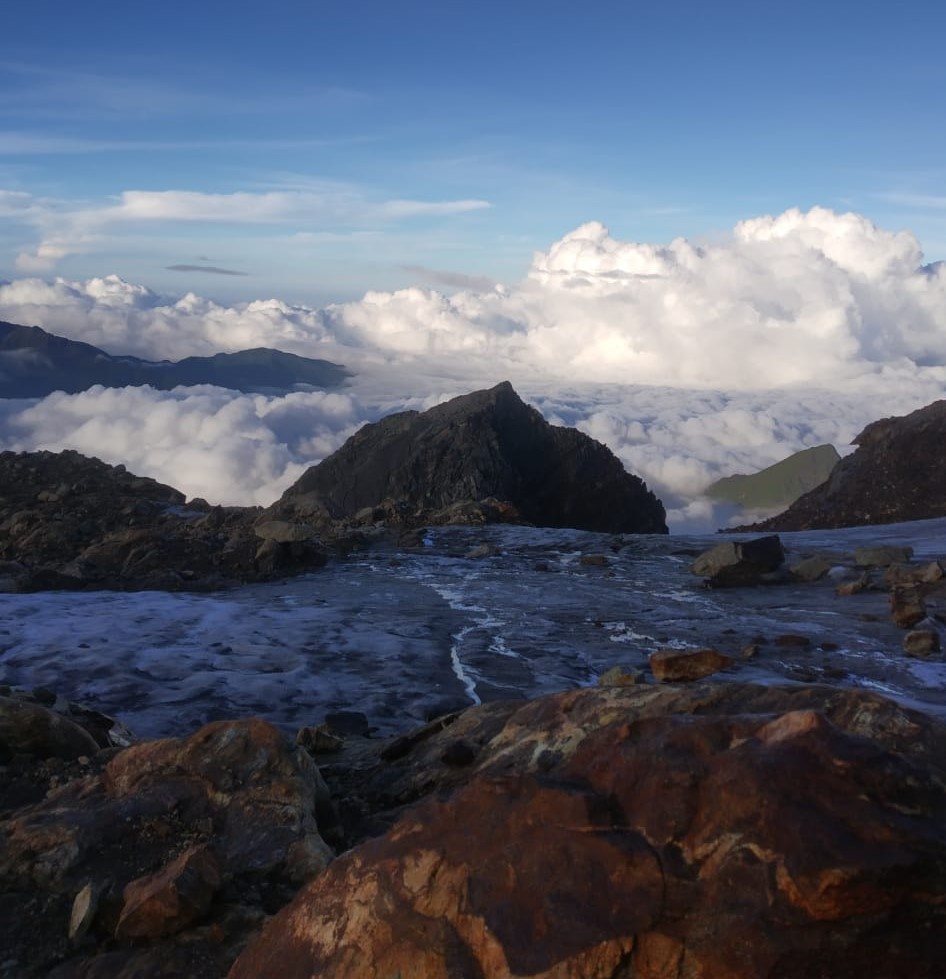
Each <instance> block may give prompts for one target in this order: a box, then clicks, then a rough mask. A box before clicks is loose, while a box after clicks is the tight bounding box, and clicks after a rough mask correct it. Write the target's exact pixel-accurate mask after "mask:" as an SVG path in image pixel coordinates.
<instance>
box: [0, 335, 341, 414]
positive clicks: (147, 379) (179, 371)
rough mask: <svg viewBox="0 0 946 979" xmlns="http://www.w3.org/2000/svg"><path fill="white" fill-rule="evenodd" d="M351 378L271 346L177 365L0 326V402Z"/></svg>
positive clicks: (280, 387) (320, 384)
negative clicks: (146, 388)
mask: <svg viewBox="0 0 946 979" xmlns="http://www.w3.org/2000/svg"><path fill="white" fill-rule="evenodd" d="M348 376H349V372H348V371H346V370H345V368H344V367H342V366H340V365H339V364H333V363H331V362H330V361H327V360H314V359H312V358H309V357H299V356H297V355H296V354H290V353H284V352H283V351H281V350H273V349H271V348H269V347H255V348H254V349H252V350H241V351H238V352H237V353H229V354H228V353H220V354H214V355H213V356H212V357H186V358H184V359H183V360H179V361H170V360H162V361H150V360H142V359H141V358H139V357H113V356H112V355H111V354H107V353H105V351H103V350H100V349H99V348H98V347H93V346H92V345H91V344H88V343H81V342H78V341H76V340H67V339H66V338H65V337H60V336H56V335H55V334H53V333H47V332H46V331H45V330H43V329H40V327H38V326H18V325H17V324H15V323H4V322H0V397H4V398H42V397H45V396H46V395H48V394H52V392H53V391H64V392H66V393H67V394H75V393H78V392H79V391H85V390H87V389H88V388H90V387H92V386H93V385H96V384H101V385H103V386H104V387H113V388H115V387H127V386H129V385H135V386H137V385H142V384H149V385H150V386H151V387H153V388H156V389H158V390H161V391H169V390H171V389H172V388H175V387H178V386H179V385H194V384H215V385H217V386H218V387H223V388H230V389H232V390H234V391H242V392H244V393H256V392H262V393H265V392H278V393H283V392H286V391H292V390H293V389H295V388H296V387H297V386H299V385H305V386H309V387H315V388H330V387H337V386H338V385H340V384H342V383H343V382H344V380H345V378H346V377H348Z"/></svg>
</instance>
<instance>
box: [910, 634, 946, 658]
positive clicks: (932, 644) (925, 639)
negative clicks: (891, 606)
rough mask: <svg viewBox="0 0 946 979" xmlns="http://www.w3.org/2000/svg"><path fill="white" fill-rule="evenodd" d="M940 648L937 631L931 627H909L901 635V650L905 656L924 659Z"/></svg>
mask: <svg viewBox="0 0 946 979" xmlns="http://www.w3.org/2000/svg"><path fill="white" fill-rule="evenodd" d="M939 648H940V642H939V633H938V632H935V631H934V630H933V629H911V630H910V632H908V633H907V634H906V635H905V636H904V637H903V651H904V652H905V653H906V654H907V656H913V657H916V658H917V659H926V658H927V657H928V656H932V655H933V654H934V653H938V652H939Z"/></svg>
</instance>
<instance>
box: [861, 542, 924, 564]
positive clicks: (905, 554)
mask: <svg viewBox="0 0 946 979" xmlns="http://www.w3.org/2000/svg"><path fill="white" fill-rule="evenodd" d="M912 557H913V548H912V547H895V546H887V547H858V548H856V549H855V551H854V563H855V564H856V565H857V566H858V567H861V568H885V567H887V566H888V565H890V564H906V563H907V562H908V561H909V560H910V559H911V558H912Z"/></svg>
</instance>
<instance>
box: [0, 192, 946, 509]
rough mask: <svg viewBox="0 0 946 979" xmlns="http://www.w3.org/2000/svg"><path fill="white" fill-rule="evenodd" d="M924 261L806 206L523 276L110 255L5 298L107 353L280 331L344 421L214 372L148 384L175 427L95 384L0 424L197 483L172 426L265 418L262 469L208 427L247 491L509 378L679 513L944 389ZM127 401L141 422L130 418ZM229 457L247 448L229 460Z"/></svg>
mask: <svg viewBox="0 0 946 979" xmlns="http://www.w3.org/2000/svg"><path fill="white" fill-rule="evenodd" d="M922 261H923V257H922V253H921V250H920V247H919V244H918V242H917V241H916V239H915V238H914V237H913V236H912V235H910V234H908V233H905V232H888V231H885V230H882V229H880V228H877V227H876V226H875V225H873V224H872V223H871V222H870V221H868V220H867V219H865V218H863V217H862V216H860V215H856V214H840V215H839V214H834V213H832V212H831V211H827V210H824V209H820V208H815V209H813V210H811V211H809V212H807V213H802V212H800V211H795V210H793V211H788V212H786V213H785V214H782V215H779V216H775V217H761V218H755V219H752V220H749V221H744V222H742V223H740V224H739V225H738V226H737V227H736V228H735V229H734V231H733V234H732V235H731V237H730V238H729V240H726V241H722V242H716V243H713V244H704V245H701V246H697V245H696V244H694V243H692V242H689V241H686V240H684V239H677V240H675V241H672V242H670V243H669V244H668V245H653V244H639V243H634V242H625V241H620V240H618V239H615V238H613V237H612V236H611V235H610V234H609V233H608V231H607V229H606V228H605V227H604V226H603V225H601V224H599V223H596V222H591V223H588V224H585V225H582V226H581V227H579V228H577V229H576V230H574V231H573V232H571V233H569V234H567V235H565V236H564V237H563V238H562V239H561V240H560V241H558V242H555V243H554V244H553V245H552V246H551V247H550V248H549V250H548V251H547V252H544V253H538V254H537V255H536V256H535V258H534V261H533V265H532V269H531V271H530V273H529V275H528V277H527V278H526V279H525V280H524V281H523V282H521V283H519V284H518V285H516V286H514V287H510V288H504V287H502V286H496V287H494V288H486V289H476V288H468V289H465V290H462V291H460V292H457V293H455V294H453V295H444V294H442V293H440V292H437V291H434V290H430V289H421V288H410V289H403V290H399V291H397V292H393V293H382V292H371V293H368V294H366V295H365V297H364V298H363V299H362V300H360V301H358V302H352V303H345V304H340V305H335V306H329V307H326V308H325V309H310V308H307V307H304V306H293V305H289V304H287V303H283V302H280V301H278V300H265V301H258V302H253V303H244V304H239V305H235V306H231V307H226V306H221V305H219V304H216V303H213V302H211V301H209V300H207V299H202V298H200V297H198V296H195V295H193V294H188V295H186V296H184V297H183V298H181V299H177V300H169V299H166V298H163V297H160V296H157V295H155V294H154V293H151V292H149V291H148V290H146V289H143V288H142V287H140V286H134V285H130V284H128V283H125V282H123V281H122V280H121V279H118V278H117V277H114V276H109V277H105V278H101V279H93V280H90V281H88V282H85V283H80V282H67V281H64V280H56V281H55V282H53V283H46V282H43V281H41V280H38V279H23V280H17V281H16V282H13V283H9V284H6V285H0V318H3V319H7V320H12V321H14V322H26V323H37V324H39V325H41V326H43V327H45V328H46V329H49V330H52V331H53V332H58V333H62V334H64V335H66V336H70V337H73V338H75V339H80V340H85V341H87V342H91V343H95V344H97V345H99V346H102V347H104V348H105V349H106V350H108V351H109V352H111V353H135V354H139V355H142V356H148V357H152V358H160V357H173V358H179V357H182V356H186V355H188V354H206V353H211V352H214V351H216V350H236V349H241V348H245V347H252V346H272V347H278V348H282V349H285V350H289V351H292V352H295V353H299V354H302V355H306V356H314V357H325V358H327V359H331V360H336V361H338V362H341V363H345V364H346V365H347V366H349V367H351V368H353V369H355V370H356V371H358V372H359V373H358V376H357V377H356V378H355V379H354V380H353V382H352V385H351V387H350V389H349V391H350V394H351V395H353V396H354V397H355V398H356V399H357V400H355V401H352V404H351V409H350V412H349V414H347V415H345V417H344V424H342V425H341V427H335V426H333V425H329V426H328V427H327V428H325V429H324V430H319V432H321V434H318V433H317V434H316V435H314V436H313V438H314V441H313V442H311V443H310V444H305V445H304V444H303V442H302V441H299V440H298V439H296V440H295V441H293V439H292V438H290V437H289V436H286V435H285V434H284V431H283V428H282V427H280V425H277V424H276V422H277V419H278V418H280V417H282V416H283V414H285V416H286V417H287V418H288V419H290V428H291V427H292V424H291V420H292V419H295V418H297V417H301V416H300V415H299V414H298V413H299V412H300V411H302V408H301V407H300V406H298V405H297V404H296V403H295V402H292V401H286V400H285V399H272V400H271V401H270V402H268V404H269V407H268V408H267V410H266V411H265V412H263V411H262V410H257V409H256V408H253V409H252V410H251V409H250V408H249V407H248V405H250V404H251V403H252V404H254V405H255V404H257V402H256V401H252V399H251V400H247V399H246V397H245V396H242V397H234V396H232V395H226V394H223V393H221V394H217V395H214V396H213V398H212V399H211V400H209V401H208V400H207V399H208V398H210V395H207V394H204V395H201V398H203V399H204V400H203V401H201V400H197V401H191V400H189V399H190V398H191V397H196V395H188V396H187V397H185V396H184V395H183V394H178V395H175V396H174V398H173V399H171V398H170V397H169V396H165V395H155V394H151V395H149V396H148V397H150V398H152V399H156V402H157V403H158V404H159V405H160V408H159V409H156V411H155V414H156V417H157V418H159V419H164V422H165V429H163V431H165V432H166V433H170V434H168V435H167V437H166V438H165V439H164V440H163V441H162V438H160V437H159V432H158V431H157V430H155V429H153V428H149V427H148V425H151V424H155V423H152V422H150V421H149V416H150V409H148V408H146V407H139V408H138V409H136V410H135V411H132V410H130V409H129V408H128V407H127V405H124V406H123V407H121V408H119V407H118V406H117V405H116V406H114V408H113V410H112V411H111V412H109V411H104V410H103V411H99V410H98V409H99V408H104V407H105V406H106V399H107V397H108V395H106V394H105V393H101V392H100V393H99V394H97V395H96V396H95V397H93V396H91V395H89V399H90V400H89V404H90V405H92V404H94V405H96V407H95V411H94V412H93V414H94V417H93V415H92V414H90V415H89V416H88V417H87V418H85V420H84V421H83V422H82V423H81V424H79V423H78V422H76V421H75V413H76V411H77V410H78V409H77V408H76V407H75V406H76V405H78V404H79V403H80V402H61V403H60V402H57V403H56V404H57V405H58V407H56V410H55V411H53V410H52V407H51V406H50V404H47V402H49V399H47V401H46V402H42V403H41V404H40V405H38V406H37V408H36V409H35V411H36V412H37V414H34V415H23V416H18V420H17V422H16V426H14V428H13V429H11V428H10V425H12V421H9V420H8V425H7V428H6V431H7V432H8V433H9V432H10V431H13V430H14V429H15V432H16V435H15V437H16V439H18V442H17V444H19V445H23V446H24V447H25V446H26V445H28V444H40V443H41V442H42V444H53V443H54V442H55V440H56V438H57V437H58V435H62V434H63V433H65V432H66V431H69V432H71V433H72V435H71V436H70V437H72V438H74V439H78V438H79V437H80V436H79V435H78V434H76V433H81V438H82V444H81V445H79V444H76V445H75V447H77V448H82V449H83V451H93V450H94V446H95V445H96V444H97V443H98V442H100V443H101V444H102V445H109V446H111V445H113V444H115V445H116V446H118V448H117V449H116V450H115V451H116V453H121V452H126V451H127V452H132V453H137V454H136V455H135V456H134V458H131V459H122V461H125V462H126V464H128V465H130V466H131V467H132V468H134V464H135V462H136V460H137V461H138V462H139V463H140V465H141V466H142V467H147V466H150V467H151V468H147V469H145V468H143V469H142V471H146V472H148V474H151V475H157V474H158V472H157V471H156V469H155V466H156V465H160V467H162V468H161V470H160V475H161V478H164V479H167V480H168V481H170V482H172V483H176V484H178V485H180V486H181V487H182V488H184V489H185V490H186V491H187V492H189V493H195V492H196V493H201V494H205V495H206V494H207V493H209V491H206V490H197V489H195V488H192V486H191V485H190V484H189V483H188V482H187V480H188V479H190V478H191V476H192V473H193V472H197V471H199V470H200V465H199V463H198V462H197V461H193V462H189V463H187V465H185V464H184V462H181V463H179V464H178V468H179V469H180V470H181V471H180V472H179V473H177V474H176V472H175V463H174V452H173V451H172V449H171V448H170V446H172V445H174V444H176V445H177V446H180V447H185V446H190V444H191V441H190V440H193V439H195V438H196V439H198V441H199V444H201V445H204V444H205V442H206V444H210V442H211V441H212V440H211V439H206V440H205V441H200V436H199V435H195V434H194V431H195V428H196V430H198V431H199V428H200V426H199V425H198V424H197V419H198V418H199V417H204V416H207V417H209V418H210V419H211V421H210V422H208V430H209V431H211V432H218V433H219V432H221V431H222V432H224V433H231V434H233V433H237V432H239V431H241V430H242V428H243V427H245V428H246V430H247V431H253V432H256V433H257V434H256V435H255V436H254V438H255V440H256V442H255V444H256V445H257V446H258V447H260V452H261V456H260V459H261V461H260V463H259V464H258V467H259V468H258V472H257V469H254V466H253V465H250V464H248V463H247V461H246V458H247V457H246V456H245V455H244V454H243V452H244V450H245V446H246V445H247V444H249V443H247V442H245V441H240V440H239V439H238V438H237V437H236V435H235V434H233V438H232V439H231V438H230V437H229V436H227V437H221V438H220V439H219V440H218V448H217V449H215V450H214V451H215V452H217V453H218V454H219V455H220V458H219V460H218V461H217V462H215V463H214V466H216V467H217V468H218V469H219V471H220V472H225V473H227V479H225V480H220V485H221V486H223V485H225V484H226V483H227V482H228V481H229V479H230V477H231V475H232V477H233V480H234V483H235V484H238V483H239V478H238V477H239V474H240V471H241V470H240V467H241V466H243V465H246V466H248V471H249V472H250V473H253V472H257V475H256V476H254V477H253V479H252V483H253V487H252V488H251V489H248V490H247V494H248V497H247V498H250V497H252V499H254V500H260V499H261V495H262V494H264V493H265V492H266V491H267V489H272V490H273V491H274V490H275V488H276V487H277V486H281V485H282V483H281V482H280V480H282V479H285V478H288V477H287V476H286V474H287V473H288V472H290V470H292V471H295V470H294V469H292V467H294V466H295V465H297V464H299V465H301V464H302V461H303V456H305V455H306V453H309V454H310V455H311V457H312V458H315V457H321V455H322V454H324V452H325V451H326V450H327V449H328V448H329V447H330V446H334V444H335V442H336V440H337V438H339V437H340V432H341V431H343V430H348V429H349V428H351V427H352V426H354V425H355V424H357V423H358V422H359V421H361V420H365V419H371V418H376V417H378V415H379V414H381V413H383V412H385V411H391V410H396V409H397V408H400V407H404V406H409V407H415V408H417V407H426V406H429V404H432V403H436V401H438V400H442V399H443V398H445V397H448V396H450V395H452V394H459V393H462V392H464V391H468V390H471V389H473V388H474V387H480V386H483V385H486V384H493V383H496V382H497V381H499V380H501V379H503V378H507V377H508V378H509V379H510V380H512V381H513V382H514V383H515V384H516V386H517V388H518V389H519V390H520V393H522V394H523V396H525V397H527V398H529V399H530V400H532V401H534V402H535V403H537V404H538V405H539V406H540V408H541V410H542V411H543V412H544V413H545V414H546V416H547V417H549V418H550V419H551V420H554V421H558V422H561V423H563V424H569V425H577V426H578V427H580V428H582V429H584V430H585V431H587V432H588V433H589V434H591V435H593V436H594V437H595V438H598V439H599V440H601V441H603V442H605V443H607V444H608V445H610V446H611V447H612V448H613V449H614V450H615V451H616V452H617V453H618V455H619V456H620V457H621V459H622V460H623V461H624V462H625V464H626V465H627V466H628V468H629V469H631V470H632V471H633V472H636V473H638V474H640V475H641V476H643V477H644V478H645V479H646V480H647V481H648V483H650V484H651V486H652V487H653V488H654V489H655V490H656V491H657V492H658V494H660V495H661V496H662V497H664V498H665V499H666V501H667V503H668V505H669V506H670V507H671V508H672V509H673V510H674V519H676V520H677V521H678V523H679V524H680V525H684V524H687V523H688V522H689V523H690V524H692V522H693V521H696V520H704V519H708V518H707V516H706V514H707V511H706V505H705V504H704V503H702V502H699V500H698V496H699V492H700V490H701V489H702V488H703V487H705V485H707V484H708V483H709V482H711V481H712V480H713V479H716V478H718V477H719V476H723V475H727V474H729V473H732V472H734V471H739V472H751V471H754V470H756V469H760V468H762V467H764V466H767V465H770V464H771V463H773V462H776V461H778V460H779V459H781V458H784V457H785V456H786V455H788V454H790V453H791V452H794V451H797V450H799V449H801V448H804V447H806V446H810V445H815V444H818V443H820V442H831V443H833V444H835V445H837V446H838V448H839V449H842V450H843V448H844V447H845V446H846V444H847V443H848V442H849V441H850V439H851V438H852V437H853V436H854V435H855V434H856V433H857V432H858V431H859V429H860V428H862V427H863V426H864V425H865V424H866V423H867V422H869V421H871V420H873V419H874V418H877V417H881V416H883V415H890V414H900V413H903V412H905V411H909V410H912V409H913V408H916V407H919V406H920V405H922V404H926V403H928V402H930V401H933V400H935V399H937V398H941V397H944V396H946V366H944V365H946V268H944V267H943V266H942V265H940V266H936V267H933V268H932V269H927V270H925V271H921V269H920V266H921V264H922ZM77 397H79V398H81V397H82V396H77ZM123 397H124V398H125V399H130V398H131V397H132V396H131V395H129V394H125V395H123ZM231 397H234V404H236V405H238V406H239V405H242V406H243V407H242V408H239V409H231V410H233V411H235V414H234V415H232V416H231V415H230V414H229V413H228V412H226V411H224V408H223V404H222V401H221V402H220V403H219V404H218V401H217V400H215V399H224V400H226V399H227V398H231ZM291 397H296V396H295V395H293V396H291ZM169 405H171V406H170V407H169ZM90 410H91V409H90ZM306 410H309V409H308V408H306ZM313 410H314V409H313ZM44 413H47V414H48V416H49V420H48V422H43V424H40V422H39V419H41V418H45V417H46V414H44ZM103 414H104V415H106V416H107V417H108V418H111V419H112V420H111V421H103V420H102V418H101V417H100V416H101V415H103ZM70 418H71V419H72V421H70V420H69V419H70ZM129 418H137V419H140V421H139V422H134V424H133V425H132V427H131V428H130V429H128V430H125V429H123V428H121V425H123V424H125V423H126V421H127V420H128V419H129ZM172 418H173V419H175V420H174V421H173V422H172V420H171V419H172ZM184 418H186V419H188V421H187V424H184V422H183V421H182V419H184ZM135 425H137V426H138V428H137V429H135V428H134V426H135ZM70 426H71V427H70ZM115 426H117V428H116V433H117V434H113V432H112V427H115ZM221 426H222V428H221ZM132 429H134V431H132ZM2 431H3V430H2V429H0V438H2V437H4V436H2ZM57 433H58V434H57ZM252 442H253V439H250V443H252ZM63 444H65V443H63ZM162 446H163V448H162ZM188 451H189V450H188ZM182 458H184V459H187V458H190V457H189V456H187V455H184V456H182ZM229 458H233V459H236V460H240V463H239V465H235V466H234V467H231V468H228V464H227V463H226V459H229ZM263 460H269V461H265V462H264V461H263ZM185 470H186V471H185ZM212 478H213V477H212V476H208V477H206V479H209V480H212ZM228 492H234V491H232V490H228ZM264 502H268V500H266V501H264Z"/></svg>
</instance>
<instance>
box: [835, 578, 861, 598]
mask: <svg viewBox="0 0 946 979" xmlns="http://www.w3.org/2000/svg"><path fill="white" fill-rule="evenodd" d="M869 584H870V578H869V577H868V576H867V575H866V574H863V575H861V576H860V578H855V579H854V581H844V582H842V583H841V584H840V585H838V587H837V588H835V589H834V593H835V594H836V595H840V596H842V597H846V596H849V595H857V594H860V592H862V591H864V590H865V589H866V588H867V587H868V585H869Z"/></svg>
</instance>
